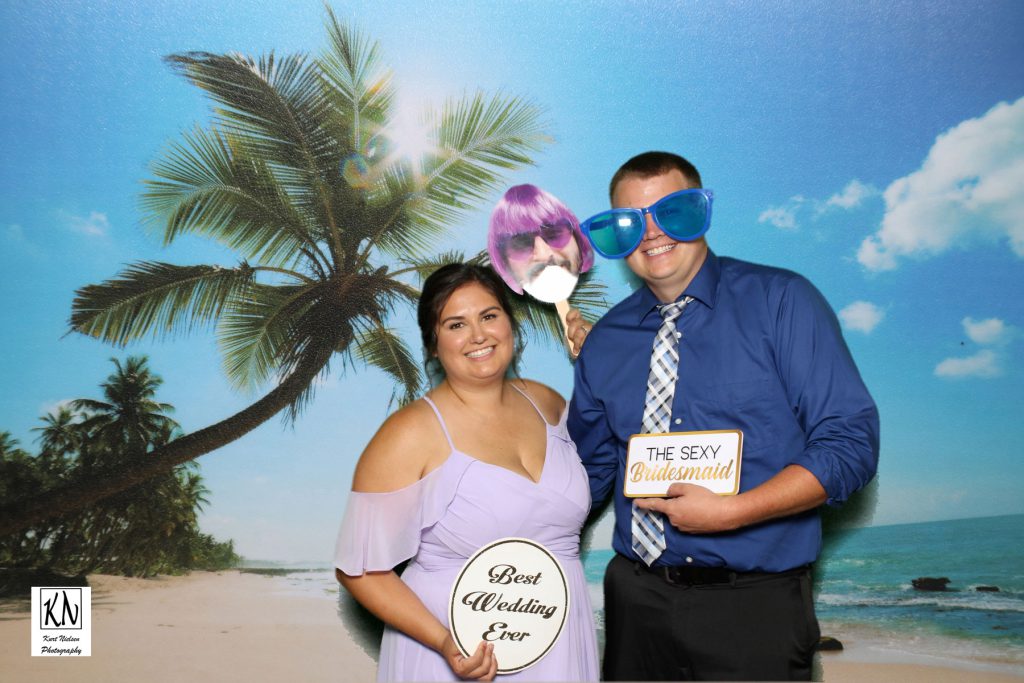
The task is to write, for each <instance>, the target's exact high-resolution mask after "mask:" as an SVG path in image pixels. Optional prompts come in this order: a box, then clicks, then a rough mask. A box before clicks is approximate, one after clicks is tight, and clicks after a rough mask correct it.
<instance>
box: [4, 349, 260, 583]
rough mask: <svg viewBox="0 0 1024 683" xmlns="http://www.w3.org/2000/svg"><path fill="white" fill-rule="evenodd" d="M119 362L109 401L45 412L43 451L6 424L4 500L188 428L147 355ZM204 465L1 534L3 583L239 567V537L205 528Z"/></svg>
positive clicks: (123, 460)
mask: <svg viewBox="0 0 1024 683" xmlns="http://www.w3.org/2000/svg"><path fill="white" fill-rule="evenodd" d="M113 362H114V365H115V370H114V372H113V373H112V374H111V375H110V376H109V377H108V378H107V380H106V381H105V382H103V383H102V384H101V385H100V388H101V389H102V392H103V400H94V399H85V398H83V399H78V400H76V401H72V402H71V403H70V404H69V405H66V406H62V407H60V408H58V409H57V410H56V411H55V412H52V413H50V414H48V415H46V416H44V417H43V418H42V422H43V424H42V426H40V427H36V428H35V429H34V431H36V432H38V434H39V438H38V442H39V452H38V453H37V454H35V455H31V454H29V453H27V452H26V451H24V450H22V449H21V448H20V447H19V446H18V442H17V440H16V439H13V438H11V435H10V433H9V432H0V503H7V502H8V501H10V500H12V499H14V498H15V497H16V496H22V495H25V494H31V493H33V492H38V491H42V490H45V489H47V488H51V487H53V486H55V485H57V484H62V483H63V484H72V485H73V484H74V483H75V482H76V481H78V480H80V479H81V478H83V477H85V476H87V475H88V474H89V472H91V471H92V470H95V469H97V468H110V467H115V468H116V467H119V466H125V465H127V464H129V463H131V462H132V461H134V460H139V459H145V458H147V457H149V456H150V454H151V452H152V451H153V450H154V449H156V448H159V447H160V446H162V445H164V444H166V443H168V442H169V441H171V440H172V439H173V438H174V437H175V436H176V435H177V434H178V424H177V423H176V422H175V421H174V420H173V419H171V418H170V417H169V416H168V414H169V413H171V412H173V410H174V409H173V407H172V406H170V405H168V404H166V403H159V402H157V401H156V398H155V397H156V390H157V388H158V387H159V386H160V384H161V379H160V377H158V376H157V375H155V374H154V373H153V372H151V371H150V369H149V367H148V365H147V362H146V359H145V358H144V357H141V356H130V357H129V358H128V359H127V360H126V361H125V362H124V363H122V362H121V361H119V360H117V359H114V360H113ZM196 469H197V466H196V465H195V463H190V464H188V465H179V466H178V467H175V468H173V469H172V470H170V471H169V472H166V473H163V474H161V475H159V476H156V477H153V478H152V479H149V480H147V481H145V482H143V483H141V484H138V485H136V486H133V487H131V488H128V489H126V490H125V491H122V492H120V493H118V494H116V495H113V496H110V497H109V498H106V499H104V500H103V501H101V502H99V503H96V504H93V505H90V506H89V507H87V508H86V509H84V510H82V511H80V512H78V513H76V514H75V515H67V516H65V517H61V518H59V519H54V520H51V521H47V522H44V523H41V524H38V525H35V526H32V527H31V528H29V529H25V530H22V531H20V532H17V533H14V534H10V535H7V536H4V537H0V567H2V568H3V570H4V573H5V574H7V576H6V577H4V579H2V580H0V584H3V583H10V582H11V576H14V575H17V574H19V573H21V574H24V573H36V574H42V575H63V576H80V575H83V574H88V573H92V572H102V573H107V574H122V575H125V576H152V575H153V574H157V573H164V574H167V573H178V572H182V571H187V570H190V569H224V568H228V567H232V566H235V565H236V564H238V562H239V561H240V560H241V558H240V557H239V556H238V555H237V554H235V552H234V547H233V544H232V542H231V541H227V542H226V543H220V542H217V541H215V540H214V539H213V537H211V536H209V535H207V534H203V533H200V531H199V524H198V513H199V511H200V510H201V509H202V506H203V505H204V504H206V502H207V501H206V498H205V495H206V493H207V490H206V488H205V487H203V484H202V478H201V477H200V475H199V473H198V472H197V471H196Z"/></svg>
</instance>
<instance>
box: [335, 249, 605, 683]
mask: <svg viewBox="0 0 1024 683" xmlns="http://www.w3.org/2000/svg"><path fill="white" fill-rule="evenodd" d="M418 319H419V325H420V331H421V333H422V335H423V346H424V348H425V349H426V352H427V357H428V359H429V360H428V365H434V366H435V367H437V368H438V369H439V370H440V371H441V372H443V376H444V379H443V380H442V381H441V382H440V383H439V384H438V385H437V386H436V387H435V388H434V389H432V390H431V391H430V392H429V393H428V394H427V396H425V397H424V398H423V399H422V400H419V401H415V402H414V403H412V404H410V405H409V406H406V407H405V408H403V409H402V410H400V411H398V412H397V413H395V414H394V415H392V416H391V417H389V418H388V419H387V421H385V423H384V424H383V425H382V426H381V428H380V430H379V431H378V432H377V434H376V435H375V436H374V437H373V439H372V440H371V441H370V444H369V445H368V446H367V447H366V450H365V451H364V452H363V454H362V456H361V457H360V459H359V464H358V465H357V466H356V471H355V475H354V477H353V482H352V492H351V493H350V494H349V501H348V508H347V510H346V512H345V520H344V521H343V522H342V528H341V532H340V534H339V537H338V545H337V550H336V556H335V567H336V569H335V573H336V575H337V577H338V580H339V581H340V582H341V584H342V585H343V586H345V588H346V589H348V591H349V592H351V593H352V595H353V596H354V597H355V598H356V599H357V600H359V602H361V603H362V604H363V605H364V606H365V607H366V608H367V609H369V610H370V611H371V612H373V613H374V614H376V615H377V616H378V617H379V618H380V619H382V620H383V621H384V622H385V624H387V628H386V629H385V632H384V639H383V641H382V643H381V652H380V665H379V668H378V671H377V678H378V680H381V681H394V680H429V681H438V680H458V679H460V678H461V679H480V680H492V679H493V678H494V676H495V673H496V670H497V667H498V662H497V660H496V658H495V655H494V650H493V644H491V643H484V642H481V643H480V645H479V646H478V647H477V649H476V651H475V652H473V653H472V654H471V655H470V656H469V657H464V656H463V655H462V654H461V653H460V652H459V650H458V648H457V647H456V645H455V643H454V641H453V639H452V636H451V634H450V633H449V631H448V597H449V593H450V591H451V587H452V584H453V582H454V580H455V578H456V576H457V574H458V572H459V570H460V569H461V567H462V565H463V564H464V563H465V562H466V560H467V559H468V558H469V557H470V556H471V555H472V554H473V553H474V552H475V551H476V550H477V549H479V548H480V547H482V546H483V545H485V544H487V543H489V542H491V541H493V540H496V539H499V538H503V537H507V536H518V537H526V538H530V539H533V540H535V541H537V542H539V543H541V544H543V545H544V546H545V547H547V549H548V550H549V551H551V552H552V553H553V554H554V555H555V556H556V557H557V558H558V559H559V561H560V562H561V564H562V566H563V568H564V569H565V571H566V575H567V579H568V580H569V585H570V613H569V617H568V619H567V621H566V625H565V628H564V630H563V632H562V634H561V636H560V638H559V639H558V642H557V643H555V645H554V646H553V647H552V649H551V650H550V651H549V652H548V653H547V655H545V657H544V658H542V659H541V660H540V661H539V662H537V663H536V664H534V665H533V666H531V667H529V668H527V669H525V670H523V671H520V672H518V673H516V674H510V675H508V676H507V677H503V678H507V679H517V678H518V679H523V680H559V681H583V680H597V677H598V668H597V666H598V665H597V645H596V641H595V636H594V627H593V616H592V612H591V607H590V599H589V596H588V594H587V590H586V582H585V578H584V576H583V568H582V566H581V564H580V561H579V531H580V527H581V526H582V524H583V521H584V519H585V518H586V516H587V513H588V511H589V508H590V489H589V485H588V481H587V475H586V472H585V471H584V469H583V466H582V465H581V464H580V461H579V457H578V456H577V454H576V448H575V446H574V445H573V443H572V441H571V440H570V439H569V436H568V433H567V432H566V430H565V410H564V409H565V401H564V400H563V399H562V397H561V396H559V395H558V394H557V393H555V392H554V391H552V390H551V389H549V388H548V387H546V386H544V385H542V384H539V383H537V382H531V381H528V380H521V379H509V377H508V375H509V368H510V367H513V366H514V363H515V357H516V351H517V333H518V330H517V326H516V321H515V320H514V319H513V318H512V316H511V315H510V314H509V306H508V301H507V298H506V295H505V291H504V286H503V285H502V283H501V281H500V280H499V279H498V278H497V276H496V275H495V274H494V272H493V271H491V270H490V269H488V268H483V267H480V266H474V265H466V264H455V265H449V266H444V267H442V268H440V269H438V270H437V271H436V272H435V273H434V274H433V275H431V276H430V277H429V278H427V280H426V282H425V283H424V285H423V294H422V295H421V297H420V302H419V311H418ZM408 558H412V559H411V561H410V562H409V564H408V566H407V567H406V569H405V571H404V572H403V574H402V576H401V578H399V576H398V575H397V574H395V572H394V571H393V570H392V568H393V567H394V566H396V565H397V564H399V563H400V562H402V561H403V560H406V559H408Z"/></svg>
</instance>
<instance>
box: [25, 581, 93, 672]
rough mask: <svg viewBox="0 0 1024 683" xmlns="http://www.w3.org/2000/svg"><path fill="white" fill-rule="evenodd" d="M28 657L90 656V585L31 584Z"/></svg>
mask: <svg viewBox="0 0 1024 683" xmlns="http://www.w3.org/2000/svg"><path fill="white" fill-rule="evenodd" d="M31 629H32V638H31V640H32V656H33V657H89V656H90V655H92V588H89V587H88V586H67V587H51V586H43V587H37V586H33V587H32V624H31Z"/></svg>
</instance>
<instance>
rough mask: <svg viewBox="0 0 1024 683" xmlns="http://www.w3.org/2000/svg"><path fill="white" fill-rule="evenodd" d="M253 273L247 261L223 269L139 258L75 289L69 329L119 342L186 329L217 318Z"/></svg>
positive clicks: (246, 284) (244, 287)
mask: <svg viewBox="0 0 1024 683" xmlns="http://www.w3.org/2000/svg"><path fill="white" fill-rule="evenodd" d="M252 276H253V271H252V269H251V268H249V267H248V266H246V265H245V264H242V265H240V266H238V267H237V268H221V267H220V266H176V265H173V264H170V263H160V262H155V261H139V262H136V263H133V264H130V265H129V266H128V267H127V268H126V269H125V270H124V271H122V272H121V273H120V274H119V275H118V277H115V278H113V279H111V280H107V281H106V282H103V283H100V284H98V285H87V286H85V287H82V288H81V289H79V290H78V291H76V292H75V298H74V301H73V302H72V304H71V321H70V325H71V329H72V330H74V331H77V332H81V333H82V334H87V335H89V336H92V337H96V338H98V339H102V340H104V341H106V342H110V343H112V344H117V345H119V346H123V345H124V344H127V343H128V342H129V341H133V340H136V339H140V338H142V337H144V336H147V335H149V334H153V335H155V336H157V337H165V336H166V335H168V334H169V333H172V332H177V331H190V330H192V329H193V328H195V327H197V326H202V325H206V324H208V323H210V322H211V321H213V320H215V319H216V318H217V317H218V316H220V314H221V312H222V311H223V309H224V304H225V302H226V301H228V299H229V298H231V297H232V296H238V295H239V293H240V292H242V291H243V290H245V289H246V288H247V287H249V286H251V283H252Z"/></svg>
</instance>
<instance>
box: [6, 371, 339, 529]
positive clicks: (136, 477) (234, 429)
mask: <svg viewBox="0 0 1024 683" xmlns="http://www.w3.org/2000/svg"><path fill="white" fill-rule="evenodd" d="M329 359H330V352H329V351H328V352H327V353H326V354H325V355H324V356H323V357H322V358H319V357H317V358H315V359H312V360H311V361H310V362H308V363H307V364H305V365H300V366H298V367H296V368H295V370H294V371H293V372H292V373H291V374H290V375H288V377H286V378H285V380H284V381H283V382H281V384H279V385H278V386H277V387H275V388H274V389H273V390H272V391H271V392H270V393H268V394H267V395H266V396H264V397H263V398H261V399H260V400H258V401H256V402H255V403H253V404H252V405H250V406H249V407H247V408H245V409H243V410H240V411H239V412H237V413H235V414H234V415H232V416H231V417H228V418H226V419H224V420H221V421H220V422H218V423H216V424H213V425H210V426H209V427H204V428H203V429H200V430H198V431H195V432H192V433H191V434H186V435H185V436H183V437H181V438H179V439H175V440H174V441H171V442H170V443H168V444H167V445H165V446H161V447H159V448H157V449H155V450H153V451H152V452H150V453H147V454H146V456H145V457H143V458H138V459H136V460H134V461H132V462H130V463H129V464H128V465H125V466H121V467H118V468H117V469H115V470H99V471H94V472H93V473H92V474H90V475H88V476H87V477H85V478H83V479H79V480H77V481H74V482H70V483H68V484H64V485H62V486H59V487H57V488H53V489H49V490H47V491H44V492H43V493H41V494H39V495H37V496H33V497H31V498H25V499H22V500H19V501H17V502H15V503H13V504H11V505H7V506H4V507H3V508H0V536H6V535H7V534H11V533H15V532H17V531H21V530H22V529H26V528H28V527H31V526H34V525H36V524H39V523H40V522H43V521H45V520H47V519H51V518H53V517H59V516H62V515H66V514H69V513H72V512H76V511H78V510H81V509H83V508H85V507H88V506H89V505H91V504H93V503H95V502H96V501H99V500H103V499H104V498H107V497H109V496H112V495H114V494H116V493H120V492H121V491H124V490H125V489H128V488H131V487H132V486H134V485H136V484H139V483H141V482H143V481H146V480H147V479H149V478H151V477H153V476H155V475H157V474H160V473H161V472H168V471H170V470H171V469H173V468H174V467H175V466H177V465H180V464H182V463H185V462H188V461H189V460H192V459H194V458H197V457H199V456H200V455H204V454H206V453H209V452H210V451H214V450H216V449H218V448H220V447H221V446H224V445H226V444H229V443H231V442H232V441H234V440H235V439H238V438H240V437H242V436H244V435H245V434H248V433H249V432H251V431H252V430H253V429H255V428H256V427H258V426H260V425H261V424H263V423H264V422H266V421H267V420H269V419H270V418H271V417H273V416H274V415H276V414H277V413H279V412H281V410H283V409H284V408H286V407H288V406H289V405H290V404H291V403H292V402H293V401H294V400H295V399H296V398H297V397H298V396H299V395H300V394H301V393H302V392H303V390H305V389H306V387H308V386H309V383H310V382H312V381H313V379H314V378H315V377H316V376H317V374H319V373H320V371H321V370H323V368H324V366H325V365H327V361H328V360H329Z"/></svg>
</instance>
